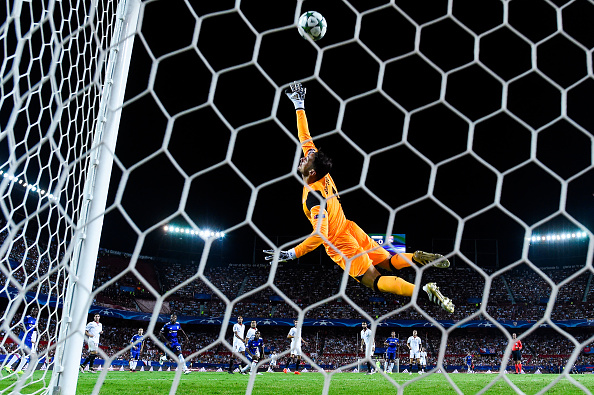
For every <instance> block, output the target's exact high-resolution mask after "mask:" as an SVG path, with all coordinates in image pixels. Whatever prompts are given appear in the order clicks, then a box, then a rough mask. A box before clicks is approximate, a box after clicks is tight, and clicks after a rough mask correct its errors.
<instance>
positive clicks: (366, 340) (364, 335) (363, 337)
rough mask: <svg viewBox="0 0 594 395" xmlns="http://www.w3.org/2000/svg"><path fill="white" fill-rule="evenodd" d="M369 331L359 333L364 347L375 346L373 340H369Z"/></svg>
mask: <svg viewBox="0 0 594 395" xmlns="http://www.w3.org/2000/svg"><path fill="white" fill-rule="evenodd" d="M371 334H372V332H371V329H369V328H367V329H364V330H362V331H361V340H363V343H365V345H366V346H373V345H375V340H374V339H372V338H371Z"/></svg>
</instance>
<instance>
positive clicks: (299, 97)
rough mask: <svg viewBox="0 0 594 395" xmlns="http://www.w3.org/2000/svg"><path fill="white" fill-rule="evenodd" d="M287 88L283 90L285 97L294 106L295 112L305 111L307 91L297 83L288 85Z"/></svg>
mask: <svg viewBox="0 0 594 395" xmlns="http://www.w3.org/2000/svg"><path fill="white" fill-rule="evenodd" d="M289 88H290V89H289ZM289 88H287V89H285V95H287V97H288V98H289V99H291V101H292V102H293V105H294V106H295V110H303V109H305V92H306V91H307V89H306V88H304V87H303V85H301V83H300V82H297V81H295V82H293V83H292V84H290V85H289Z"/></svg>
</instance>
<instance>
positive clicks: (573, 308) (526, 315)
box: [0, 231, 594, 367]
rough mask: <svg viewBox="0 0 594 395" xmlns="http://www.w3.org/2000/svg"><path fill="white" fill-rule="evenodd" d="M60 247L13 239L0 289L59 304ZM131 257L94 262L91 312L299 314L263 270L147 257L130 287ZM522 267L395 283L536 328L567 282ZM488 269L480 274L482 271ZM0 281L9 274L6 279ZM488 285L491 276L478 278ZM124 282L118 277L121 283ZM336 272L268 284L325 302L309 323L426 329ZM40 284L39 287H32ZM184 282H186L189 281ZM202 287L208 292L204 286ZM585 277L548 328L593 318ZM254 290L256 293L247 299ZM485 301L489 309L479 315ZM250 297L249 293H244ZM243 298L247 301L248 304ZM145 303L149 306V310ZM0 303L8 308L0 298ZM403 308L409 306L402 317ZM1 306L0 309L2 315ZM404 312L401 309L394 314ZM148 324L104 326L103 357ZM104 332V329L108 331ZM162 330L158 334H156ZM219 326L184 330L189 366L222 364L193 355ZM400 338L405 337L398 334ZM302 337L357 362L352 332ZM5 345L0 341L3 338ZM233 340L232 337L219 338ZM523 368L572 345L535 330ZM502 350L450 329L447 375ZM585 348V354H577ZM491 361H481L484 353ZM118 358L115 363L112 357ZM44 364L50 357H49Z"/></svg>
mask: <svg viewBox="0 0 594 395" xmlns="http://www.w3.org/2000/svg"><path fill="white" fill-rule="evenodd" d="M7 237H8V235H7V232H6V231H4V232H2V231H0V238H1V239H2V241H4V240H5V239H6V238H7ZM64 253H65V252H64V247H63V246H57V247H50V248H46V249H43V248H38V247H37V245H36V244H35V243H34V242H33V241H31V240H28V239H27V238H24V237H15V238H14V240H12V241H11V249H10V252H9V254H8V255H7V256H5V258H4V259H3V260H0V265H2V266H3V270H2V271H1V273H0V282H1V283H2V284H3V287H4V289H5V290H6V289H8V288H9V287H12V288H15V287H18V286H23V285H25V284H31V283H32V282H35V281H38V288H37V289H38V290H39V292H40V293H46V294H47V295H49V296H53V295H58V294H59V292H60V291H59V289H60V288H61V286H62V284H64V271H61V270H54V271H52V270H50V268H56V267H58V266H57V265H56V262H58V261H59V260H60V259H61V258H62V257H63V256H64ZM130 266H131V265H130V258H129V256H127V255H125V254H121V253H118V252H114V251H105V250H101V252H100V254H99V256H98V259H97V268H96V275H95V279H94V289H95V290H96V293H95V300H94V304H95V305H98V306H104V307H111V308H116V309H123V310H132V311H145V312H152V306H154V296H153V294H152V293H151V292H149V291H148V290H147V289H146V288H147V287H146V285H145V284H149V285H150V287H152V288H153V289H154V290H157V292H160V293H161V294H166V293H167V295H168V296H167V298H166V302H165V304H164V306H163V308H162V311H161V312H162V313H167V312H169V311H175V312H177V313H178V314H179V315H186V316H202V317H221V316H223V315H224V313H225V310H226V307H227V305H226V303H225V302H224V301H223V300H222V299H221V298H220V297H219V295H218V294H217V292H215V291H214V289H217V290H218V291H219V292H220V293H221V294H222V295H224V296H225V297H226V298H228V299H230V300H233V299H236V298H238V297H242V296H243V295H245V296H243V297H242V298H241V299H239V301H237V302H236V303H234V306H233V312H232V315H233V316H237V315H243V316H244V317H260V318H262V319H264V318H278V317H281V318H287V317H290V318H292V317H295V316H296V311H295V310H294V309H293V308H292V307H291V305H289V304H288V303H286V302H285V300H283V298H282V297H279V296H280V295H277V294H276V293H275V292H274V291H273V290H272V288H270V287H263V285H264V284H266V282H267V281H268V277H269V270H270V266H269V265H267V264H256V265H253V264H241V263H235V264H229V265H228V266H225V267H207V268H205V270H204V272H203V274H202V275H201V276H197V269H198V268H197V266H196V265H194V264H188V263H183V262H177V261H168V262H163V261H160V260H156V259H151V258H146V259H145V258H142V259H139V260H138V261H136V262H135V263H134V268H135V271H136V272H138V273H140V274H141V276H142V279H140V278H137V277H136V276H135V274H134V273H133V272H132V271H130V270H129V269H130ZM525 266H526V265H521V266H518V267H515V268H513V269H510V270H507V271H502V272H501V273H500V274H499V275H497V276H495V277H487V280H485V277H483V275H481V274H480V273H478V272H477V271H476V270H474V269H472V268H470V267H468V266H463V265H454V266H453V267H452V268H450V270H433V269H430V270H423V271H422V272H421V273H417V272H416V271H415V270H414V269H412V268H407V269H403V270H400V271H399V273H398V274H399V275H400V276H401V277H403V278H404V279H406V280H407V281H410V282H413V283H414V282H415V279H416V278H415V277H416V276H418V275H421V276H422V279H421V281H420V283H421V284H422V283H426V282H432V281H435V282H437V283H438V284H439V285H440V287H441V289H442V291H443V292H444V294H446V295H448V296H451V297H452V298H453V299H454V301H455V303H456V311H455V312H454V313H453V314H448V313H446V312H445V311H443V310H441V309H440V308H439V307H437V306H434V305H433V304H430V303H429V302H428V301H427V300H426V298H424V295H423V294H422V293H420V294H419V298H418V300H417V304H418V307H420V308H421V309H423V310H424V311H425V312H426V313H427V314H429V315H430V316H431V317H434V318H435V319H438V320H442V319H448V320H461V319H465V318H467V317H469V316H470V315H473V317H472V318H473V319H476V320H482V319H485V317H491V318H492V319H495V320H512V321H516V320H524V321H537V320H540V319H541V318H543V316H544V314H545V309H546V307H547V303H548V302H549V298H550V296H551V294H553V293H554V292H553V288H552V287H551V285H550V282H552V283H553V284H559V283H561V282H562V281H565V280H566V278H567V277H568V276H570V275H571V274H572V273H571V271H568V270H567V269H548V270H543V272H542V274H543V275H544V276H545V277H546V278H545V277H543V276H542V275H541V274H539V273H536V272H534V271H533V270H529V268H527V267H525ZM484 270H485V269H484ZM5 273H9V274H10V277H8V276H6V274H5ZM484 273H485V274H486V275H487V276H490V275H491V274H492V272H490V271H488V270H485V271H484ZM122 274H123V275H122ZM342 277H343V272H342V270H341V269H340V268H338V267H337V266H336V265H326V266H323V265H320V266H312V265H301V264H298V263H284V264H283V263H281V264H279V266H278V269H277V272H276V275H275V278H274V285H275V286H276V287H277V288H278V289H279V290H280V291H281V292H282V294H283V295H282V296H284V297H285V298H287V299H290V300H291V301H292V302H294V303H295V304H296V305H297V306H299V307H300V308H307V307H308V306H310V305H311V304H314V303H317V302H320V301H323V300H326V301H325V303H323V304H321V305H319V306H317V307H315V308H311V309H309V310H308V311H307V313H306V318H315V319H318V320H323V319H357V320H360V319H362V317H361V314H360V313H359V312H358V311H357V310H356V309H355V308H354V305H355V304H356V305H357V306H359V307H360V308H362V309H363V310H364V311H366V312H367V313H368V314H369V315H370V316H372V317H374V318H379V317H382V316H385V315H389V316H388V317H389V318H391V319H399V320H425V319H426V318H425V316H424V315H423V314H421V312H420V311H419V310H417V308H416V307H415V306H412V305H409V306H406V305H407V304H408V303H409V300H408V299H405V298H401V297H398V296H395V295H387V294H376V293H374V292H373V291H372V290H370V289H369V288H366V287H364V286H362V285H360V284H359V283H357V282H356V281H354V280H352V279H349V280H348V281H349V283H348V286H347V288H346V291H345V294H344V295H341V296H337V294H338V293H339V289H340V284H341V279H342ZM37 279H39V280H37ZM190 279H191V280H190ZM205 279H206V280H207V281H208V282H209V283H210V285H208V284H207V283H206V282H205V281H204V280H205ZM591 283H592V273H591V272H589V271H587V272H584V273H582V274H580V275H579V276H576V277H575V278H574V279H572V280H571V281H568V282H566V283H565V284H563V286H561V287H559V288H558V290H557V294H556V303H555V305H554V307H553V309H552V312H551V319H553V320H566V319H588V320H593V319H594V292H593V291H592V289H591ZM256 288H261V289H259V291H258V292H255V293H250V292H252V291H253V290H254V289H256ZM485 292H486V302H487V303H486V305H485V306H483V304H482V302H483V299H484V296H485V295H484V293H485ZM248 293H249V294H248ZM246 294H247V295H246ZM0 299H2V298H0ZM151 302H152V303H153V304H151ZM2 304H6V299H3V301H2ZM403 306H406V307H405V308H403ZM2 307H6V306H2ZM400 308H402V310H398V309H400ZM19 319H20V317H18V316H16V317H14V319H13V322H12V323H11V328H13V330H14V331H15V332H16V328H17V326H18V322H19ZM58 320H59V317H57V316H56V314H55V313H50V309H47V311H46V312H44V311H42V312H41V314H40V320H39V322H38V327H39V328H40V350H39V351H40V352H42V351H43V349H44V347H47V344H50V343H51V342H52V341H55V334H56V333H57V330H56V328H57V322H58ZM145 325H146V323H145V322H135V321H130V322H121V321H120V322H115V321H114V322H110V320H109V318H106V319H105V326H106V328H109V329H108V330H106V331H105V334H104V335H103V336H102V348H103V350H104V352H105V353H106V354H107V355H109V356H116V355H119V356H120V357H122V358H124V359H125V358H127V353H126V352H124V351H122V350H123V348H125V347H126V346H127V345H128V344H129V341H130V339H131V337H132V335H133V334H134V333H136V331H137V329H138V327H139V326H143V327H144V328H145V329H146V326H145ZM110 327H111V328H110ZM158 330H159V325H157V328H156V329H155V331H158ZM261 330H262V335H263V336H264V339H265V343H266V346H267V347H268V349H269V350H273V349H274V350H278V351H279V352H283V351H285V350H287V348H288V342H287V339H286V333H285V332H286V331H287V330H288V328H285V327H267V326H264V327H262V329H261ZM385 331H387V329H386V328H380V330H379V332H378V334H377V336H376V341H378V342H379V343H380V344H378V347H380V348H381V341H380V340H379V339H381V338H382V337H387V332H386V333H384V332H385ZM219 332H220V327H216V326H206V325H202V326H199V325H188V327H187V328H186V333H188V336H189V338H190V341H189V342H188V344H186V345H185V348H184V354H186V355H191V354H195V353H199V354H198V355H197V356H196V357H195V358H194V360H195V361H200V362H204V363H222V362H223V361H225V360H226V358H227V355H228V354H229V350H228V349H227V348H226V347H224V345H223V344H222V343H220V342H219V343H218V344H217V346H216V347H214V348H210V349H209V350H208V351H205V352H200V350H202V349H203V348H204V347H206V346H207V345H210V344H211V343H213V342H216V341H217V339H219V336H220V333H219ZM401 332H402V331H401ZM303 334H304V338H306V339H307V340H308V342H309V344H310V345H309V346H306V347H304V348H305V350H304V351H305V352H306V353H307V354H308V355H309V356H310V357H311V358H312V359H314V360H316V361H318V362H319V363H321V364H327V365H332V366H334V367H338V366H344V365H346V364H350V363H353V362H355V361H356V360H357V357H358V351H359V348H358V338H357V334H358V330H357V329H353V330H352V332H349V334H348V335H345V333H344V331H340V330H335V329H324V330H323V331H321V330H320V329H319V328H317V327H305V328H304V329H303ZM571 334H572V335H573V336H574V337H575V339H576V340H577V341H579V342H584V341H585V340H586V339H588V338H589V337H591V335H592V333H591V332H588V331H587V330H581V331H579V330H576V331H574V332H572V333H571ZM2 335H3V338H5V336H4V335H5V334H2ZM408 335H409V334H408V333H400V335H399V336H401V338H400V341H401V344H402V343H403V342H405V339H406V337H408ZM224 337H226V338H227V341H230V334H229V333H226V334H224ZM425 340H426V341H427V348H428V351H429V358H430V363H434V362H435V357H436V356H437V355H438V353H439V349H438V346H439V344H440V342H439V340H440V333H438V332H436V331H435V332H433V333H431V332H430V331H429V332H427V336H426V338H425ZM151 341H152V340H149V342H148V343H147V348H146V352H145V356H144V358H146V359H157V356H158V355H159V354H160V353H161V352H162V345H161V344H159V343H156V344H151V343H150V342H151ZM525 344H526V346H527V352H526V353H525V355H526V358H527V361H528V362H529V363H534V364H538V365H543V366H544V365H546V366H559V365H564V361H567V358H568V357H569V356H570V355H571V353H572V352H574V350H575V348H576V346H575V345H574V344H573V343H572V342H571V341H569V340H568V339H567V337H566V336H564V335H562V334H560V333H558V332H555V331H548V332H542V331H540V330H539V331H537V332H535V333H534V334H532V335H530V336H529V337H527V338H526V339H525ZM506 346H507V338H506V337H505V336H503V335H502V334H501V333H500V332H493V333H492V335H490V336H488V337H485V336H484V335H483V334H478V333H474V332H472V331H470V330H457V331H455V332H453V333H452V334H451V335H450V336H449V338H448V343H447V346H446V350H445V359H444V364H445V365H446V366H455V365H462V364H463V358H464V357H465V356H466V355H467V354H469V353H470V354H473V355H475V356H476V363H477V364H481V363H483V364H488V365H496V364H499V363H500V362H501V358H502V356H503V353H504V351H505V348H506ZM582 346H583V345H582ZM3 347H4V350H3V351H4V352H10V351H11V348H14V343H11V342H10V341H8V342H6V344H5V345H4V346H3ZM485 349H487V350H490V351H493V352H488V353H487V352H482V351H481V350H485ZM118 353H119V354H118ZM400 353H401V357H402V358H405V357H406V355H405V354H406V350H405V349H404V347H403V348H402V350H400ZM50 355H51V354H50ZM591 355H594V354H585V353H582V354H580V355H579V358H578V362H577V363H578V364H582V363H583V364H592V363H593V361H592V356H591Z"/></svg>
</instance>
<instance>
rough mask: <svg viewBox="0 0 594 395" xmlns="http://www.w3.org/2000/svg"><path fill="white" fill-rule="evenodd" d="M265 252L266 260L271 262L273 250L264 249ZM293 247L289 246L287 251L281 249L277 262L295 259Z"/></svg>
mask: <svg viewBox="0 0 594 395" xmlns="http://www.w3.org/2000/svg"><path fill="white" fill-rule="evenodd" d="M264 253H265V254H268V256H267V257H266V258H265V259H266V260H267V261H269V262H270V263H272V260H273V259H274V250H264ZM295 258H296V256H295V249H294V248H291V249H290V250H289V251H281V252H280V253H279V254H278V261H279V262H286V261H291V260H293V259H295Z"/></svg>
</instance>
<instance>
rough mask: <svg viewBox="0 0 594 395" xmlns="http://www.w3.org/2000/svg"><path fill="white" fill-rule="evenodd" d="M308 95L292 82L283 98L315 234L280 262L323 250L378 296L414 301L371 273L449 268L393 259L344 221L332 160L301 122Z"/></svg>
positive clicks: (445, 302)
mask: <svg viewBox="0 0 594 395" xmlns="http://www.w3.org/2000/svg"><path fill="white" fill-rule="evenodd" d="M305 92H306V89H305V88H304V87H303V86H302V85H301V84H300V83H299V82H294V83H293V84H291V85H290V89H287V90H285V94H286V95H287V96H288V97H289V99H291V101H292V102H293V104H294V106H295V110H296V112H297V129H298V134H299V141H300V142H301V146H302V148H303V154H304V155H305V156H304V157H303V158H301V160H300V161H299V166H298V168H297V171H298V172H299V174H300V175H301V176H302V177H303V182H304V184H305V185H304V187H303V195H302V199H301V200H302V202H303V211H304V212H305V215H306V217H307V218H308V219H309V221H310V222H311V224H312V226H313V229H314V231H313V233H312V234H311V235H310V236H309V237H308V238H307V239H306V240H304V241H303V242H302V243H301V244H299V245H298V246H296V247H294V248H292V249H290V250H288V251H280V253H279V262H286V261H288V260H292V259H296V258H299V257H301V256H303V255H305V254H307V253H308V252H310V251H313V250H314V249H316V248H317V247H318V246H319V245H320V244H322V243H323V244H324V246H325V248H326V253H327V254H328V256H329V257H330V258H331V259H332V260H333V261H334V262H336V263H337V264H338V266H340V267H341V268H343V270H344V269H345V267H346V266H347V264H348V261H350V268H349V275H350V276H351V277H353V278H354V279H355V280H357V281H359V282H360V283H361V284H363V285H365V286H366V287H369V288H372V289H374V290H375V291H376V292H387V293H392V294H397V295H402V296H409V297H410V296H412V294H413V291H414V289H415V286H414V284H411V283H409V282H407V281H405V280H404V279H402V278H400V277H397V276H383V275H381V274H380V272H379V271H378V270H377V269H376V268H375V267H376V266H379V267H380V268H382V269H385V270H388V271H390V272H393V271H395V270H400V269H402V268H405V267H408V266H411V263H412V262H415V263H417V264H419V265H421V266H422V265H426V264H428V263H432V262H435V263H434V266H436V267H439V268H447V267H449V266H450V262H449V261H448V260H447V259H446V258H444V257H443V255H440V254H431V253H427V252H422V251H416V252H415V253H414V254H410V253H404V254H396V255H394V256H391V255H390V253H389V252H388V251H386V250H385V249H383V248H381V247H380V246H379V244H377V242H375V241H374V240H373V239H372V238H371V237H369V236H368V235H367V234H366V233H365V232H364V231H363V230H362V229H361V228H360V227H359V226H358V225H357V224H356V223H355V222H353V221H349V220H348V219H346V217H345V215H344V212H343V210H342V206H341V204H340V197H339V195H338V192H337V188H336V185H335V184H334V181H333V180H332V177H330V174H329V172H330V169H331V168H332V160H331V159H330V158H328V157H327V156H326V155H325V154H324V153H323V152H321V151H319V150H318V149H317V148H316V146H315V145H314V143H313V141H312V138H311V136H310V134H309V129H308V126H307V118H306V116H305V110H304V101H305ZM264 253H266V254H268V256H266V260H268V261H271V260H272V259H274V254H275V250H264ZM423 290H424V291H425V292H426V293H427V295H428V296H429V299H430V300H431V301H432V302H434V303H436V304H438V305H440V306H441V307H442V308H444V309H445V310H446V311H448V312H450V313H453V312H454V304H453V303H452V301H451V300H450V299H449V298H446V297H444V296H443V295H442V294H441V292H440V291H439V288H438V287H437V285H436V284H435V283H427V284H425V285H424V286H423Z"/></svg>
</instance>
